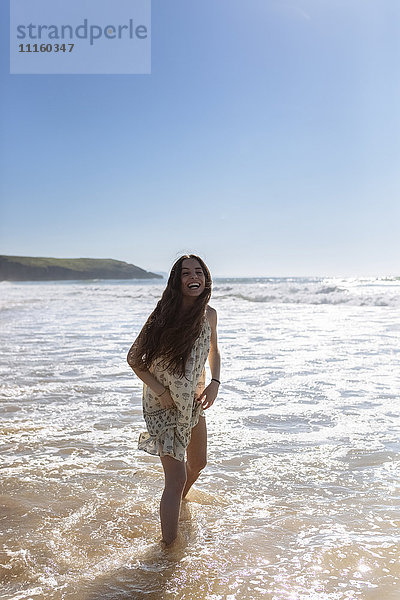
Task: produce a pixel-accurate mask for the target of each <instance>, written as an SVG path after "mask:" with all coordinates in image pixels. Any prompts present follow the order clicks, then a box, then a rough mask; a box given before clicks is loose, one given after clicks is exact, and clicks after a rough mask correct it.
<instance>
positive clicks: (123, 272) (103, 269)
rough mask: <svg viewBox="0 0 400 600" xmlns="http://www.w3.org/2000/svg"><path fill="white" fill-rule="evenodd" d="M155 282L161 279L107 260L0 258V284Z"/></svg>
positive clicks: (129, 266)
mask: <svg viewBox="0 0 400 600" xmlns="http://www.w3.org/2000/svg"><path fill="white" fill-rule="evenodd" d="M155 278H157V279H162V277H161V275H156V274H155V273H151V272H150V271H145V270H144V269H141V268H140V267H137V266H136V265H131V264H129V263H126V262H123V261H121V260H113V259H111V258H104V259H103V258H41V257H31V256H5V255H0V281H58V280H68V279H155Z"/></svg>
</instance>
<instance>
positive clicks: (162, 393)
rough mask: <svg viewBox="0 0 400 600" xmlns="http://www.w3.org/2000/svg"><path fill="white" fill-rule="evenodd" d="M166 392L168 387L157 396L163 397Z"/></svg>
mask: <svg viewBox="0 0 400 600" xmlns="http://www.w3.org/2000/svg"><path fill="white" fill-rule="evenodd" d="M165 392H168V388H165V390H164V391H163V392H161V394H158V396H157V398H161V396H163V395H164V394H165Z"/></svg>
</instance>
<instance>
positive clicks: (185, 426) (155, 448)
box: [138, 316, 211, 461]
mask: <svg viewBox="0 0 400 600" xmlns="http://www.w3.org/2000/svg"><path fill="white" fill-rule="evenodd" d="M210 340H211V327H210V324H209V321H208V318H207V316H205V317H204V322H203V326H202V329H201V332H200V335H199V337H198V338H197V339H196V341H195V343H194V344H193V348H192V350H191V353H190V356H189V358H188V360H187V363H186V372H185V377H179V376H177V375H173V374H172V373H171V372H170V371H168V370H165V369H163V368H162V366H161V364H162V360H157V361H155V363H154V364H153V365H152V366H151V367H150V369H149V370H150V372H151V373H152V374H153V375H154V376H155V377H156V379H158V381H160V383H162V384H163V385H164V386H165V387H166V388H168V389H169V391H170V394H171V397H172V399H173V401H174V402H175V405H176V406H174V407H173V408H162V406H161V404H160V402H159V400H158V397H157V396H156V394H155V393H154V392H153V391H152V390H151V389H150V388H149V386H147V385H146V384H143V416H144V419H145V421H146V425H147V431H145V432H143V433H141V434H140V436H139V443H138V448H139V449H140V450H144V451H145V452H148V453H149V454H155V455H157V456H172V457H173V458H176V459H177V460H180V461H182V460H184V459H185V451H186V448H187V447H188V445H189V442H190V437H191V434H192V428H193V427H194V426H195V425H197V423H198V421H199V417H200V416H204V411H203V408H202V406H201V404H200V403H197V402H196V401H195V397H197V396H199V395H200V394H201V392H202V391H203V390H204V387H205V374H206V373H205V362H206V360H207V357H208V353H209V351H210Z"/></svg>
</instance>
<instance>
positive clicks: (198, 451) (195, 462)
mask: <svg viewBox="0 0 400 600" xmlns="http://www.w3.org/2000/svg"><path fill="white" fill-rule="evenodd" d="M206 464H207V426H206V420H205V417H199V422H198V423H197V425H196V426H195V427H193V429H192V437H191V438H190V442H189V446H188V447H187V462H186V473H187V481H186V485H185V488H184V490H183V498H184V497H185V496H186V494H187V493H188V491H189V490H190V488H191V487H192V485H193V484H194V482H195V481H196V479H197V478H198V476H199V475H200V472H201V471H202V470H203V469H204V467H205V466H206Z"/></svg>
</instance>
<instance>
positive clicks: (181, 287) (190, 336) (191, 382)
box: [128, 254, 220, 545]
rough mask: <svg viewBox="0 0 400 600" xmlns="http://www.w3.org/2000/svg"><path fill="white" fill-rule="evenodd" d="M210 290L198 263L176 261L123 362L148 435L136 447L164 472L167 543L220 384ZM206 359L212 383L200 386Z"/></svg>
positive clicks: (197, 465) (201, 451)
mask: <svg viewBox="0 0 400 600" xmlns="http://www.w3.org/2000/svg"><path fill="white" fill-rule="evenodd" d="M211 285H212V281H211V276H210V272H209V270H208V268H207V266H206V265H205V263H204V262H203V261H202V259H201V258H199V257H198V256H195V255H194V254H189V255H185V256H181V257H180V258H179V259H178V260H177V261H176V263H175V264H174V265H173V267H172V269H171V273H170V276H169V279H168V283H167V287H166V288H165V290H164V293H163V295H162V297H161V300H159V302H158V304H157V306H156V308H155V309H154V311H153V312H152V313H151V315H150V316H149V318H148V319H147V321H146V323H145V325H144V327H143V329H142V330H141V332H140V333H139V335H138V337H137V339H136V340H135V342H134V343H133V345H132V347H131V348H130V350H129V352H128V363H129V365H130V366H131V367H132V369H133V371H134V372H135V373H136V375H137V376H138V377H139V378H140V379H141V380H142V381H143V384H144V385H143V415H144V418H145V421H146V425H147V432H145V433H142V434H141V435H140V437H139V448H140V449H141V450H145V451H146V452H149V453H150V454H155V455H158V456H160V459H161V463H162V466H163V469H164V476H165V488H164V492H163V494H162V497H161V503H160V518H161V531H162V536H163V543H164V544H165V545H169V544H171V543H172V542H173V541H174V539H175V538H176V536H177V530H178V518H179V511H180V506H181V500H182V498H184V497H185V496H186V494H187V493H188V491H189V489H190V488H191V486H192V485H193V483H194V482H195V481H196V479H197V478H198V476H199V475H200V472H201V471H202V469H204V467H205V465H206V461H207V428H206V420H205V415H204V410H206V409H208V408H210V406H212V404H213V403H214V400H215V398H216V397H217V394H218V388H219V384H220V381H219V378H220V355H219V350H218V344H217V313H216V311H215V310H214V309H213V308H211V307H210V306H208V301H209V299H210V296H211ZM207 357H208V361H209V365H210V371H211V377H212V379H211V381H210V383H209V384H208V385H207V386H205V367H204V365H205V362H206V359H207ZM185 453H186V462H185Z"/></svg>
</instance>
